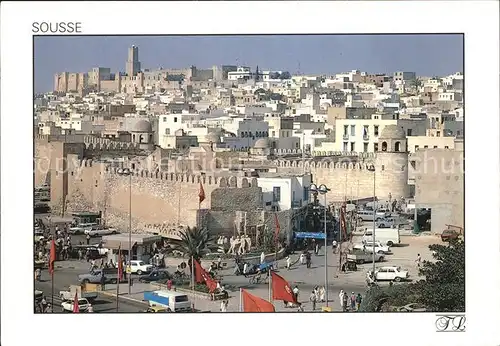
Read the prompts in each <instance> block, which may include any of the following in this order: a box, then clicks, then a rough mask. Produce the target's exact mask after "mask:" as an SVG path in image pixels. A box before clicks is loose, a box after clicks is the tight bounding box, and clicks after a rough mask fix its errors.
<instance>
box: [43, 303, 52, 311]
mask: <svg viewBox="0 0 500 346" xmlns="http://www.w3.org/2000/svg"><path fill="white" fill-rule="evenodd" d="M44 312H45V313H52V312H53V310H52V304H50V303H47V307H46V308H45V311H44Z"/></svg>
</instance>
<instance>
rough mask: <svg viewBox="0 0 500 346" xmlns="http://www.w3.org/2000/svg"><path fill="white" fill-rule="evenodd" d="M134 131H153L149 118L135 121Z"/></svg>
mask: <svg viewBox="0 0 500 346" xmlns="http://www.w3.org/2000/svg"><path fill="white" fill-rule="evenodd" d="M132 132H153V129H152V127H151V123H150V122H149V121H147V120H139V121H138V122H136V123H135V125H134V129H133V130H132Z"/></svg>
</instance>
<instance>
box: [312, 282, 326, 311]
mask: <svg viewBox="0 0 500 346" xmlns="http://www.w3.org/2000/svg"><path fill="white" fill-rule="evenodd" d="M325 294H326V290H325V287H323V286H321V287H319V286H316V287H314V289H313V290H312V292H311V295H310V296H309V300H310V301H311V302H312V309H313V311H314V310H316V303H318V302H321V303H323V302H326V299H325Z"/></svg>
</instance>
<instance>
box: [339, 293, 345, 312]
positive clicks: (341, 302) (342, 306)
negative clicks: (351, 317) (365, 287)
mask: <svg viewBox="0 0 500 346" xmlns="http://www.w3.org/2000/svg"><path fill="white" fill-rule="evenodd" d="M343 298H344V290H340V293H339V303H340V308H341V309H342V311H344V302H343Z"/></svg>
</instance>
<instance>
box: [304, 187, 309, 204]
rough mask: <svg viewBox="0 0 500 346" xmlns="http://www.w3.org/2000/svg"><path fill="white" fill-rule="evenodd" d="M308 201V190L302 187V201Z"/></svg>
mask: <svg viewBox="0 0 500 346" xmlns="http://www.w3.org/2000/svg"><path fill="white" fill-rule="evenodd" d="M308 200H309V189H308V188H307V187H304V201H308Z"/></svg>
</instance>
